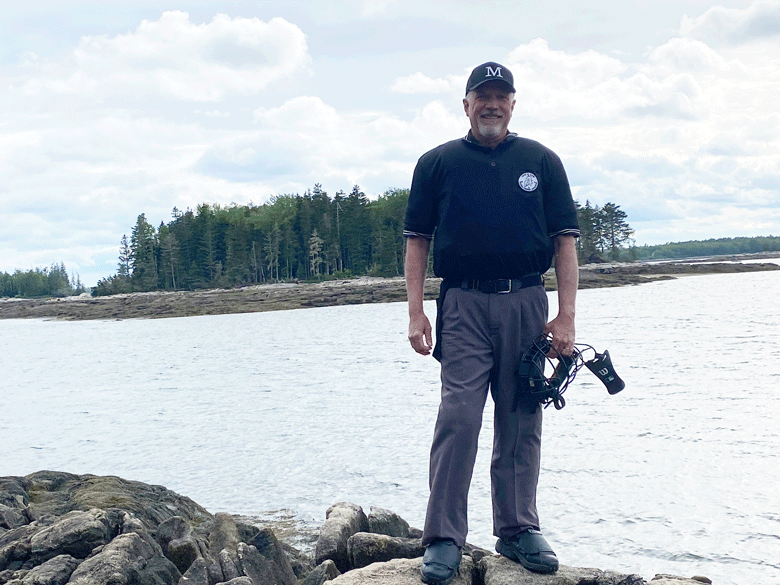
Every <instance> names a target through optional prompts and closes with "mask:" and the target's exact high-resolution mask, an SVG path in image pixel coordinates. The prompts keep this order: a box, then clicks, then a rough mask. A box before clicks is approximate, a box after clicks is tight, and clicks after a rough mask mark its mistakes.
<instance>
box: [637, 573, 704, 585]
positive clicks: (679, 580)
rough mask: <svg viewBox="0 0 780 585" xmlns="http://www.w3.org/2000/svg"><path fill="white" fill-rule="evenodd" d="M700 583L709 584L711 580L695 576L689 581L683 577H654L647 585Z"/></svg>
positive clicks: (688, 584)
mask: <svg viewBox="0 0 780 585" xmlns="http://www.w3.org/2000/svg"><path fill="white" fill-rule="evenodd" d="M702 583H706V584H711V583H712V579H710V578H709V577H702V576H701V575H696V576H694V577H691V578H690V579H686V578H685V577H675V576H674V575H656V576H655V577H653V578H652V579H651V580H650V583H649V585H701V584H702Z"/></svg>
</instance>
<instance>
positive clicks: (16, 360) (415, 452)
mask: <svg viewBox="0 0 780 585" xmlns="http://www.w3.org/2000/svg"><path fill="white" fill-rule="evenodd" d="M779 292H780V272H765V273H751V274H738V275H709V276H696V277H685V278H680V279H678V280H673V281H665V282H658V283H653V284H646V285H642V286H634V287H625V288H616V289H597V290H585V291H580V293H579V296H578V338H579V341H582V342H586V343H589V344H591V345H593V346H595V347H596V348H597V349H598V350H603V349H605V348H606V349H609V350H610V354H611V355H612V358H613V362H614V364H615V367H616V369H617V370H618V372H619V373H620V375H621V376H622V377H623V379H624V380H625V381H626V384H627V387H626V390H624V391H623V392H622V393H621V394H618V395H616V396H609V395H608V394H607V392H606V390H605V389H604V388H603V387H602V386H601V385H600V383H599V382H598V380H597V379H596V378H595V377H593V376H592V375H591V374H590V373H589V372H587V371H586V370H583V371H582V372H580V373H579V375H578V376H577V379H576V380H575V382H574V383H573V385H572V386H571V387H570V388H569V390H568V392H567V395H566V397H567V406H566V408H564V409H563V410H562V411H555V410H553V409H548V410H547V411H546V412H545V429H544V440H543V460H542V466H543V469H542V476H541V480H540V489H539V506H540V514H541V517H542V523H543V526H542V528H543V530H544V531H545V533H546V534H547V536H548V539H549V540H550V541H551V543H553V545H554V547H555V549H556V551H557V553H558V556H559V558H560V560H561V562H562V563H564V564H567V565H573V566H582V567H599V568H603V569H611V570H615V571H621V572H626V573H632V572H634V573H638V574H640V575H642V576H643V577H645V578H646V579H650V578H652V577H653V575H654V574H655V573H672V574H678V575H683V576H688V577H690V576H692V575H696V574H699V575H706V576H708V577H710V578H711V579H713V581H714V582H715V583H716V584H718V585H727V584H749V585H776V584H777V583H780V554H778V553H780V487H779V486H780V430H778V429H780V425H778V418H779V417H778V415H779V414H780V395H778V388H780V365H779V364H780V344H779V343H778V340H780V308H778V303H777V299H778V293H779ZM554 301H555V297H554V295H551V302H552V305H553V307H554ZM427 308H428V311H429V316H430V317H431V318H432V317H433V316H434V306H433V303H428V304H427ZM552 310H554V309H552ZM406 326H407V324H406V306H405V304H403V303H394V304H384V305H361V306H348V307H331V308H321V309H306V310H298V311H283V312H275V313H255V314H244V315H224V316H207V317H190V318H179V319H161V320H129V321H85V322H58V321H45V320H32V321H31V320H10V321H1V320H0V412H1V413H2V417H1V419H0V475H26V474H28V473H31V472H34V471H38V470H41V469H56V470H62V471H68V472H72V473H92V474H98V475H104V474H105V475H109V474H110V475H118V476H121V477H124V478H127V479H133V480H139V481H143V482H147V483H153V484H161V485H165V486H166V487H168V488H170V489H172V490H174V491H176V492H178V493H181V494H183V495H186V496H189V497H190V498H192V499H194V500H195V501H196V502H198V503H199V504H201V505H203V506H204V507H206V508H207V509H208V510H209V511H211V512H220V511H223V512H231V513H238V514H246V515H254V516H262V515H267V514H268V513H269V512H271V511H275V510H288V511H290V512H291V513H292V514H294V515H295V517H296V518H298V519H299V520H300V521H302V522H304V523H307V524H309V525H318V524H319V523H321V522H322V520H323V519H324V515H325V510H326V509H327V507H328V506H329V505H331V504H332V503H334V502H337V501H342V500H347V501H351V502H354V503H357V504H360V505H361V506H363V507H364V509H365V510H366V511H368V508H369V507H370V506H372V505H373V506H381V507H386V508H390V509H392V510H395V511H396V512H398V513H399V514H401V515H402V516H403V517H404V518H406V519H407V520H408V521H409V522H410V523H411V524H412V525H416V526H421V525H422V522H423V517H424V513H425V506H426V501H427V469H428V450H429V448H430V440H431V436H432V432H433V424H434V420H435V417H436V410H437V407H438V394H439V382H438V368H437V364H436V362H435V361H434V360H433V359H431V358H425V357H422V356H418V355H417V354H415V353H414V352H413V351H412V350H411V349H410V347H409V345H408V342H407V340H406ZM491 410H492V405H491V403H490V401H488V406H487V408H486V412H485V417H484V427H483V433H482V440H481V446H480V454H479V458H478V461H477V466H476V470H475V475H474V481H473V483H472V488H471V497H470V511H469V517H470V520H471V531H470V534H469V541H470V542H472V543H474V544H477V545H481V546H483V547H486V548H492V546H493V544H494V538H493V537H492V535H491V526H490V496H489V477H488V466H489V451H490V446H491V437H492V420H491V419H492V414H491Z"/></svg>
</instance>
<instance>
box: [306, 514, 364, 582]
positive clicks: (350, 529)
mask: <svg viewBox="0 0 780 585" xmlns="http://www.w3.org/2000/svg"><path fill="white" fill-rule="evenodd" d="M367 531H368V518H366V515H365V513H364V512H363V508H361V507H360V506H358V505H356V504H351V503H349V502H339V503H337V504H334V505H332V506H331V507H330V508H328V511H327V512H326V513H325V522H324V523H323V524H322V526H321V527H320V535H319V538H317V544H316V545H315V548H314V560H315V562H316V563H317V564H318V565H319V564H320V563H322V562H323V561H326V560H328V559H330V560H331V561H333V562H334V563H336V567H338V569H339V571H341V572H342V573H346V572H347V571H349V569H350V568H351V567H350V564H349V553H348V551H347V541H348V540H349V537H350V536H352V535H353V534H356V533H358V532H367Z"/></svg>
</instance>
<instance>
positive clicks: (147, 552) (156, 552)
mask: <svg viewBox="0 0 780 585" xmlns="http://www.w3.org/2000/svg"><path fill="white" fill-rule="evenodd" d="M152 560H154V562H151V561H152ZM166 575H167V577H168V578H167V580H164V581H163V582H164V583H166V585H173V584H174V583H178V581H179V579H180V578H181V574H180V573H179V571H178V570H177V569H176V567H175V566H174V565H173V563H171V562H170V561H169V560H167V559H165V557H163V555H162V549H160V547H159V545H158V544H157V543H156V542H155V541H154V540H152V538H151V537H146V538H144V537H143V536H142V535H140V534H138V533H136V532H131V533H128V534H120V535H119V536H117V537H116V538H115V539H114V540H112V541H111V542H109V543H108V544H107V545H105V546H104V547H103V549H102V550H101V551H100V552H99V553H98V554H96V555H95V556H93V557H90V558H89V559H87V560H85V561H84V562H83V563H81V564H80V565H79V566H78V568H77V569H76V570H75V571H74V572H73V575H71V578H70V581H69V583H72V584H73V585H125V584H130V583H133V584H134V583H142V582H143V583H160V579H164V578H165V576H166Z"/></svg>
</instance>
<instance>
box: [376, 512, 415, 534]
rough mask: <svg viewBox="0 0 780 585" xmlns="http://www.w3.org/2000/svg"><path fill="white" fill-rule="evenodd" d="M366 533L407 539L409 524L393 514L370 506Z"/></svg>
mask: <svg viewBox="0 0 780 585" xmlns="http://www.w3.org/2000/svg"><path fill="white" fill-rule="evenodd" d="M368 532H373V533H374V534H386V535H387V536H398V537H401V538H409V523H408V522H407V521H406V520H404V519H403V518H401V517H400V516H399V515H398V514H396V513H395V512H391V511H390V510H386V509H385V508H377V507H376V506H371V510H370V513H369V514H368Z"/></svg>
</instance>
